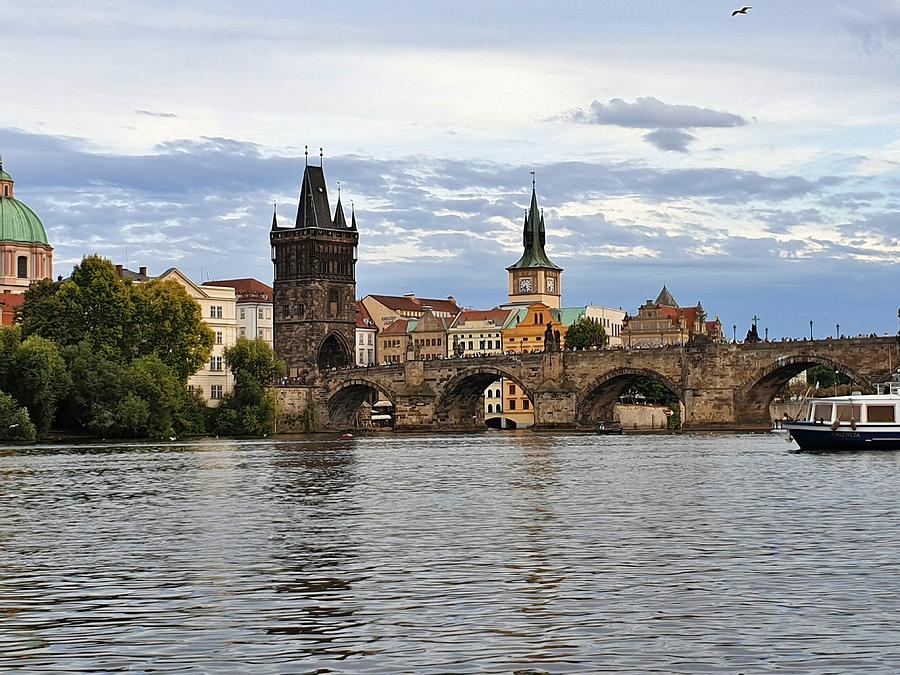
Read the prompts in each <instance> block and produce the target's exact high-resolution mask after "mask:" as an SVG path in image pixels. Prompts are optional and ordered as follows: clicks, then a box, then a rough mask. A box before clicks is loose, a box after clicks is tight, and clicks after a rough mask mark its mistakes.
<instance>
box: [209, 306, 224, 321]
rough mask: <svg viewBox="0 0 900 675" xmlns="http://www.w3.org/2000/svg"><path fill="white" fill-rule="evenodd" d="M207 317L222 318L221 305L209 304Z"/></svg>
mask: <svg viewBox="0 0 900 675" xmlns="http://www.w3.org/2000/svg"><path fill="white" fill-rule="evenodd" d="M209 318H210V319H221V318H222V305H210V306H209Z"/></svg>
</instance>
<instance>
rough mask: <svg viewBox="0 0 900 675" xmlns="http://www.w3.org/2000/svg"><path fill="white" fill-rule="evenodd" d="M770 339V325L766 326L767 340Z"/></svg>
mask: <svg viewBox="0 0 900 675" xmlns="http://www.w3.org/2000/svg"><path fill="white" fill-rule="evenodd" d="M768 341H769V327H768V326H766V342H768Z"/></svg>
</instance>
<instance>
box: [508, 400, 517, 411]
mask: <svg viewBox="0 0 900 675" xmlns="http://www.w3.org/2000/svg"><path fill="white" fill-rule="evenodd" d="M509 409H510V410H515V409H516V400H515V399H513V400H512V401H510V402H509Z"/></svg>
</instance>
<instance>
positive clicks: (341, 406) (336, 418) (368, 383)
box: [328, 378, 396, 429]
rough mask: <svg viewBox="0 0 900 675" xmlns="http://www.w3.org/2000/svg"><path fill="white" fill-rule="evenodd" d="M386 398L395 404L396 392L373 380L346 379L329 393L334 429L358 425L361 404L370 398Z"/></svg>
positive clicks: (330, 418) (331, 423) (329, 411)
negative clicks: (357, 415) (358, 412)
mask: <svg viewBox="0 0 900 675" xmlns="http://www.w3.org/2000/svg"><path fill="white" fill-rule="evenodd" d="M377 397H381V398H385V399H386V400H388V401H390V403H391V405H394V404H395V401H396V394H394V392H392V391H390V390H389V389H387V388H385V387H384V386H383V385H381V384H378V383H377V382H375V381H373V380H368V379H365V378H354V379H350V380H344V381H342V382H340V383H339V384H338V385H337V386H335V387H334V388H333V389H332V391H330V392H329V395H328V422H329V426H330V427H331V428H333V429H347V428H350V427H354V426H358V422H359V421H360V420H357V419H356V414H357V411H358V410H359V409H360V406H362V405H363V403H364V402H366V401H368V400H369V399H373V400H372V403H375V402H376V401H375V400H374V399H375V398H377Z"/></svg>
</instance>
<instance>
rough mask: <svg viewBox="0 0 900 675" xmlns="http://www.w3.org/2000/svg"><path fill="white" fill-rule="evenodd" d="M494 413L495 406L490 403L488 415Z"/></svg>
mask: <svg viewBox="0 0 900 675" xmlns="http://www.w3.org/2000/svg"><path fill="white" fill-rule="evenodd" d="M492 412H494V406H493V405H491V404H490V403H488V413H492Z"/></svg>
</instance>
